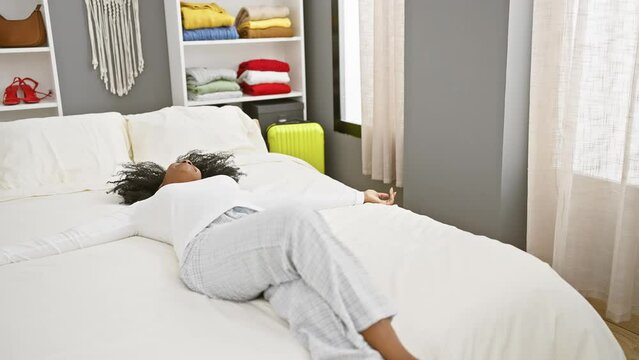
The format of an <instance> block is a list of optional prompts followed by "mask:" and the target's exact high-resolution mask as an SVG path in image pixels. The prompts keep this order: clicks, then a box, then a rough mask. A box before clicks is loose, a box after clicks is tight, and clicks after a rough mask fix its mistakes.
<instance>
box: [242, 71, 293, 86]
mask: <svg viewBox="0 0 639 360" xmlns="http://www.w3.org/2000/svg"><path fill="white" fill-rule="evenodd" d="M237 81H238V82H244V83H246V84H248V85H257V84H268V83H280V84H288V83H289V82H290V81H291V78H290V77H289V76H288V73H287V72H279V71H257V70H246V71H244V72H243V73H242V75H240V77H239V78H238V79H237Z"/></svg>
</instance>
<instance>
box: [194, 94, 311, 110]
mask: <svg viewBox="0 0 639 360" xmlns="http://www.w3.org/2000/svg"><path fill="white" fill-rule="evenodd" d="M301 96H302V92H301V91H291V92H290V93H288V94H275V95H261V96H249V95H245V96H242V97H238V98H230V99H218V100H210V101H192V100H189V101H187V103H186V105H187V106H202V105H219V104H233V103H240V102H247V101H261V100H272V99H286V98H294V97H301Z"/></svg>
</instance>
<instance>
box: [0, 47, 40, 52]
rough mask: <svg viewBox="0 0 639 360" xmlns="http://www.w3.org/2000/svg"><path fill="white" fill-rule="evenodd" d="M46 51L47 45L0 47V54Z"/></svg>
mask: <svg viewBox="0 0 639 360" xmlns="http://www.w3.org/2000/svg"><path fill="white" fill-rule="evenodd" d="M46 52H49V47H48V46H41V47H23V48H0V54H25V53H46Z"/></svg>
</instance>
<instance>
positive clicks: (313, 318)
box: [180, 207, 394, 359]
mask: <svg viewBox="0 0 639 360" xmlns="http://www.w3.org/2000/svg"><path fill="white" fill-rule="evenodd" d="M218 219H219V218H218ZM216 222H218V223H217V224H216ZM216 222H213V223H212V224H211V225H209V227H207V228H206V229H204V230H203V231H202V232H200V233H199V234H198V235H197V236H196V237H195V238H194V239H193V240H192V241H191V242H190V243H189V245H188V246H187V249H186V250H185V255H184V261H183V264H182V267H181V269H180V277H181V278H182V281H183V282H184V283H185V284H186V285H187V287H189V288H190V289H191V290H193V291H196V292H199V293H202V294H205V295H207V296H209V297H212V298H217V299H224V300H231V301H248V300H252V299H255V298H257V297H259V296H261V295H263V296H264V298H265V299H266V300H267V301H269V303H270V304H271V305H272V307H273V309H274V310H275V312H276V313H277V314H278V315H279V316H281V317H282V318H284V319H285V320H287V321H288V323H289V328H290V329H291V330H292V332H293V333H294V335H295V337H296V338H297V339H298V340H299V341H300V342H301V343H302V344H303V345H304V346H305V347H306V348H307V349H308V351H309V352H310V354H311V357H312V358H313V359H381V356H380V354H379V353H378V352H377V351H375V350H374V349H372V348H371V347H370V346H369V345H368V343H366V341H365V340H364V338H363V337H362V335H361V334H360V332H361V331H362V330H365V329H367V328H368V327H369V326H371V325H372V324H374V323H376V322H377V321H379V320H381V319H384V318H388V317H391V316H393V315H394V312H393V311H392V310H391V309H390V307H389V305H388V304H387V303H386V300H385V299H384V297H383V296H382V295H381V294H379V293H378V292H377V290H376V289H375V288H374V287H373V285H372V284H371V281H370V279H369V278H368V276H367V274H366V272H365V270H364V269H363V268H362V266H361V265H360V264H359V263H358V261H357V259H356V258H355V257H354V256H353V254H352V253H351V252H350V251H349V250H348V249H347V248H346V247H345V246H344V245H343V244H342V243H341V242H340V241H339V240H338V239H337V238H336V237H335V236H334V235H333V234H332V232H331V230H330V229H329V227H328V224H326V222H325V221H324V219H323V218H322V216H321V215H320V214H319V213H318V212H316V211H314V210H311V209H307V208H303V207H283V208H280V209H273V210H266V211H262V212H257V213H255V214H251V215H248V216H243V217H241V218H239V219H237V220H233V221H216ZM220 222H221V223H220Z"/></svg>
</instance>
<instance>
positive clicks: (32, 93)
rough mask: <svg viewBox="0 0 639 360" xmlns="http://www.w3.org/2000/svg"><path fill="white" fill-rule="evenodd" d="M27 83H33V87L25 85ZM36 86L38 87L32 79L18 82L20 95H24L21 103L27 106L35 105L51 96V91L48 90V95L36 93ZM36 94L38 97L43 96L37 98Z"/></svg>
mask: <svg viewBox="0 0 639 360" xmlns="http://www.w3.org/2000/svg"><path fill="white" fill-rule="evenodd" d="M27 81H30V82H32V83H33V87H32V86H30V85H29V84H27ZM38 85H40V84H39V83H38V82H37V81H35V80H33V79H32V78H24V79H21V80H20V89H22V93H23V94H24V97H23V98H22V101H24V102H25V103H27V104H35V103H39V102H40V100H42V99H44V98H46V97H49V96H51V90H49V92H48V93H43V92H41V91H37V90H36V89H37V88H38ZM38 94H40V95H44V96H42V97H38Z"/></svg>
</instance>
